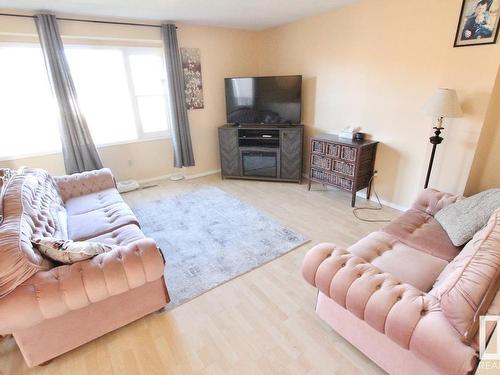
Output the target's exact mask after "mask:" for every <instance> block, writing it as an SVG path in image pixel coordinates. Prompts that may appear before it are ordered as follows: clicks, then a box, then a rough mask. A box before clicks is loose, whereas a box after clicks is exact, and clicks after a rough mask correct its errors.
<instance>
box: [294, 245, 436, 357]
mask: <svg viewBox="0 0 500 375" xmlns="http://www.w3.org/2000/svg"><path fill="white" fill-rule="evenodd" d="M302 273H303V276H304V278H305V279H306V280H307V281H308V282H309V283H310V284H311V285H313V286H315V287H317V288H318V289H319V290H320V291H321V292H323V293H324V294H325V295H327V296H328V297H330V298H331V299H332V300H334V301H335V302H336V303H337V304H339V305H340V306H342V307H344V308H345V309H347V310H348V311H349V312H351V313H352V314H354V315H355V316H357V317H358V318H359V319H361V320H364V321H365V322H366V323H368V324H369V325H370V326H371V327H373V328H374V329H376V330H377V331H379V332H381V333H383V334H385V335H386V336H388V337H389V338H390V339H391V340H393V341H394V342H396V343H397V344H398V345H400V346H401V347H403V348H405V349H408V348H409V344H410V339H411V336H412V333H413V330H414V329H415V327H416V325H417V323H418V322H419V320H420V318H421V317H422V314H423V313H424V312H426V311H429V310H431V309H433V308H434V307H435V306H437V305H438V304H437V299H436V298H434V297H432V296H429V295H427V294H425V293H423V292H422V291H420V290H418V289H417V288H415V287H413V286H411V285H409V284H403V283H401V282H400V281H399V280H397V279H396V278H395V277H394V276H393V275H391V274H389V273H385V272H382V271H380V270H379V269H378V268H376V267H374V266H373V265H372V264H370V263H368V262H366V261H365V260H364V259H362V258H360V257H358V256H356V255H353V254H351V253H350V252H348V251H347V250H344V249H342V248H339V247H337V246H335V245H333V244H328V243H323V244H319V245H317V246H315V247H313V248H312V249H311V250H309V252H308V253H307V254H306V256H305V258H304V263H303V266H302Z"/></svg>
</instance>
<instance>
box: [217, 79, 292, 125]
mask: <svg viewBox="0 0 500 375" xmlns="http://www.w3.org/2000/svg"><path fill="white" fill-rule="evenodd" d="M225 84H226V113H227V122H228V123H239V124H300V109H301V108H300V99H301V87H302V76H276V77H252V78H226V80H225Z"/></svg>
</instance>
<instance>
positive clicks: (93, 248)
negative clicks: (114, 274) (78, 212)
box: [32, 237, 113, 264]
mask: <svg viewBox="0 0 500 375" xmlns="http://www.w3.org/2000/svg"><path fill="white" fill-rule="evenodd" d="M32 243H33V246H34V247H35V248H36V249H38V251H40V253H42V254H43V255H45V256H47V257H48V258H50V259H52V260H55V261H57V262H61V263H65V264H71V263H75V262H79V261H82V260H86V259H90V258H92V257H94V256H96V255H98V254H102V253H105V252H108V251H110V250H112V249H113V246H110V245H106V244H102V243H99V242H87V241H82V242H78V241H71V240H58V239H55V238H50V237H43V238H37V239H34V240H32Z"/></svg>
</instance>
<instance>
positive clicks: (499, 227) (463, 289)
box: [432, 208, 500, 334]
mask: <svg viewBox="0 0 500 375" xmlns="http://www.w3.org/2000/svg"><path fill="white" fill-rule="evenodd" d="M464 250H466V253H465V254H464V255H463V256H461V257H460V258H458V259H457V262H456V264H455V265H454V266H453V270H452V272H450V273H449V274H447V275H446V278H445V279H444V280H442V281H440V282H439V283H438V285H436V287H435V288H434V289H433V291H432V294H433V295H435V296H436V297H438V298H440V299H441V308H442V310H443V313H444V314H445V316H446V317H447V318H448V320H449V321H450V323H451V324H452V325H453V326H454V327H455V328H456V330H457V331H458V332H460V333H461V334H464V333H465V332H466V331H467V329H468V327H469V326H470V325H471V323H472V320H473V317H474V315H475V314H476V311H477V310H478V308H479V305H480V304H481V301H482V300H483V299H484V298H485V295H486V291H487V290H488V288H489V286H490V284H492V283H494V282H495V281H498V280H496V278H497V277H498V271H499V269H500V208H499V209H497V210H496V211H495V212H494V213H493V215H492V216H491V218H490V220H489V221H488V224H487V226H486V227H485V228H484V229H482V230H481V231H479V232H478V233H476V234H475V235H474V237H473V239H472V240H471V242H470V244H468V245H467V246H466V248H465V249H464ZM450 267H451V266H450ZM448 271H449V270H448Z"/></svg>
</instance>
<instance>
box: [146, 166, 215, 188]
mask: <svg viewBox="0 0 500 375" xmlns="http://www.w3.org/2000/svg"><path fill="white" fill-rule="evenodd" d="M216 173H220V169H213V170H210V171H206V172H202V173H196V174H191V175H186V176H185V179H186V180H192V179H194V178H200V177H205V176H210V175H212V174H216ZM177 174H178V173H169V174H165V175H162V176H156V177H151V178H145V179H143V180H139V181H138V182H139V185H147V184H150V183H152V182H159V181H163V180H168V179H169V178H170V177H172V176H174V175H177Z"/></svg>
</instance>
